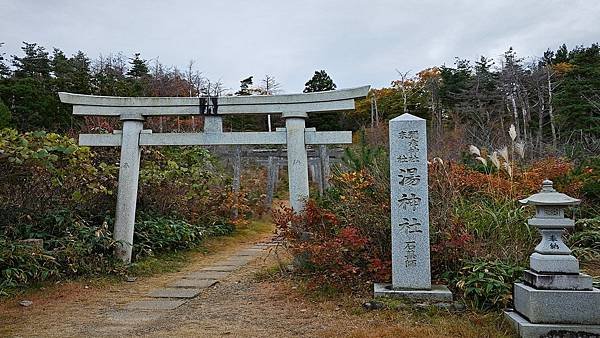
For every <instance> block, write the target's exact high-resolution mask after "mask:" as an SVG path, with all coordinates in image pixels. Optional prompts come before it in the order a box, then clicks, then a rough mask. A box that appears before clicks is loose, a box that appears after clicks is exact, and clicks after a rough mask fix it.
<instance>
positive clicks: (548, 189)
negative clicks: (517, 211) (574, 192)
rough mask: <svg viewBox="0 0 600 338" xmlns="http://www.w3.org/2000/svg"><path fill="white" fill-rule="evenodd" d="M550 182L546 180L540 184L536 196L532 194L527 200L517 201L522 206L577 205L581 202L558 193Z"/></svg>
mask: <svg viewBox="0 0 600 338" xmlns="http://www.w3.org/2000/svg"><path fill="white" fill-rule="evenodd" d="M552 185H553V183H552V181H550V180H548V179H546V180H544V182H543V183H542V190H541V191H540V192H538V193H537V194H533V195H531V196H529V197H527V198H524V199H522V200H519V202H521V203H522V204H527V205H557V206H558V205H564V206H568V205H578V204H579V203H581V200H578V199H576V198H573V197H571V196H569V195H566V194H563V193H560V192H558V191H556V190H555V189H554V187H553V186H552Z"/></svg>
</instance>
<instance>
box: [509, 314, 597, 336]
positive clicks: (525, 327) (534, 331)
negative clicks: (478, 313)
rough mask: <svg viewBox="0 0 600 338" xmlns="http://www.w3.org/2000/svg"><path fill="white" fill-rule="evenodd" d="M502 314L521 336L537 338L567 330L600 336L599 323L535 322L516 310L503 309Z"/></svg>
mask: <svg viewBox="0 0 600 338" xmlns="http://www.w3.org/2000/svg"><path fill="white" fill-rule="evenodd" d="M504 315H505V317H506V319H507V320H508V321H509V322H510V323H512V324H513V327H514V328H515V330H516V331H517V333H518V335H519V337H522V338H539V337H541V336H543V335H547V334H549V333H551V332H563V333H564V332H569V333H573V334H576V333H582V332H584V333H587V334H589V335H590V336H592V337H593V335H598V336H600V325H577V324H535V323H531V322H530V321H528V320H527V318H525V317H523V316H521V315H520V314H519V313H517V312H516V311H505V312H504ZM580 336H583V335H580ZM574 337H578V336H574ZM588 337H589V336H588Z"/></svg>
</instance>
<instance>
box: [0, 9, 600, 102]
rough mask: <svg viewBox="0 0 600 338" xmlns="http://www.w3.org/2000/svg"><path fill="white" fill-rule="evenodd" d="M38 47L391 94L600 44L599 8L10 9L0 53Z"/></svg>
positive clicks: (235, 79) (0, 27)
mask: <svg viewBox="0 0 600 338" xmlns="http://www.w3.org/2000/svg"><path fill="white" fill-rule="evenodd" d="M22 41H27V42H37V43H39V44H41V45H43V46H45V47H47V48H48V49H50V50H51V49H52V47H57V48H60V49H62V50H63V51H64V52H65V53H67V54H73V53H75V52H76V51H77V50H82V51H84V52H85V53H86V54H87V55H88V56H89V57H90V58H92V59H94V58H96V57H98V56H99V55H101V54H102V55H107V54H109V53H111V52H112V53H115V52H123V53H124V54H125V55H126V56H131V55H132V54H133V53H135V52H139V53H141V55H142V57H143V58H145V59H152V60H155V59H156V58H159V60H160V62H161V63H163V64H166V65H173V66H178V67H179V68H185V66H186V64H187V63H188V62H189V61H190V60H192V59H193V60H195V62H196V67H197V69H199V70H200V71H202V72H203V74H204V75H205V76H207V77H209V78H210V79H212V80H221V81H222V82H223V83H224V84H225V86H226V87H228V88H233V89H237V88H238V87H239V80H241V79H242V78H245V77H247V76H250V75H254V76H255V83H256V82H257V79H260V78H262V77H264V75H265V74H270V75H273V76H275V78H276V79H277V80H278V82H280V83H281V84H282V88H283V89H284V91H285V92H288V93H291V92H300V91H302V89H303V88H304V83H305V82H306V81H307V80H308V79H309V78H310V77H311V76H312V74H313V73H314V71H315V70H317V69H325V70H326V71H327V73H328V74H329V75H330V76H331V77H332V78H333V80H334V82H335V83H336V84H337V86H338V88H347V87H354V86H360V85H364V84H370V85H372V86H375V87H381V86H388V85H389V83H390V81H392V80H394V79H395V78H396V77H397V76H396V69H398V70H401V71H408V70H411V71H413V73H414V72H416V71H419V70H421V69H423V68H426V67H431V66H435V65H440V64H443V63H445V64H447V65H452V64H453V62H454V58H455V57H456V56H458V57H460V58H468V59H476V58H479V56H480V55H486V56H491V57H498V56H499V55H501V54H502V53H503V52H504V51H505V50H507V49H508V47H510V46H513V47H514V48H515V49H516V51H517V53H518V55H520V56H523V57H525V56H540V55H541V54H542V53H543V52H544V51H545V50H546V49H547V48H552V49H556V47H558V46H559V45H560V44H562V43H566V44H567V46H569V47H573V46H575V45H580V44H583V45H589V44H591V43H593V42H598V41H600V1H598V0H588V1H577V0H564V1H552V0H536V1H530V0H519V1H512V0H511V1H482V0H472V1H466V0H465V1H450V0H438V1H426V0H414V1H407V0H391V1H379V0H362V1H357V0H318V1H317V0H302V1H289V0H288V1H285V0H259V1H242V0H238V1H233V0H213V1H192V0H189V1H184V0H178V1H175V0H163V1H153V0H146V1H134V0H127V1H113V0H86V1H83V0H72V1H67V0H54V1H50V0H35V1H34V0H0V42H5V46H4V47H3V49H2V50H1V51H3V52H6V54H7V55H11V54H19V53H20V47H21V42H22Z"/></svg>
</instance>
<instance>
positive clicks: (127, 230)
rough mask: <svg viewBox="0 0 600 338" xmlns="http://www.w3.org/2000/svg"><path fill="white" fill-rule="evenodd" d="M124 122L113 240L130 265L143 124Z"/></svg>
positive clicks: (136, 119) (124, 120)
mask: <svg viewBox="0 0 600 338" xmlns="http://www.w3.org/2000/svg"><path fill="white" fill-rule="evenodd" d="M122 120H123V133H122V134H121V136H122V140H121V161H120V162H119V186H118V192H117V210H116V217H115V230H114V239H115V240H116V241H118V242H119V243H117V246H116V249H115V254H116V256H117V257H119V258H120V259H122V260H123V262H125V263H131V250H132V246H133V226H134V224H135V208H136V202H137V190H138V179H139V176H140V147H139V146H138V140H139V137H140V132H141V131H142V128H143V124H144V121H143V120H142V119H141V117H131V119H130V117H127V118H122Z"/></svg>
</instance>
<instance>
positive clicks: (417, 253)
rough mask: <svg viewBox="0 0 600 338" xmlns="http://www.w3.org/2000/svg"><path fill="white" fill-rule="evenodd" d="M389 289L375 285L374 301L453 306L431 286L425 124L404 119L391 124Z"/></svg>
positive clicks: (444, 291)
mask: <svg viewBox="0 0 600 338" xmlns="http://www.w3.org/2000/svg"><path fill="white" fill-rule="evenodd" d="M389 137H390V193H391V213H392V215H391V216H392V217H391V227H392V284H391V285H389V284H375V296H388V297H406V298H413V299H422V300H452V293H450V291H449V290H448V288H446V287H445V286H434V287H432V285H431V267H430V259H429V194H428V183H427V133H426V121H425V120H424V119H421V118H419V117H416V116H413V115H411V114H403V115H401V116H398V117H396V118H395V119H393V120H390V122H389Z"/></svg>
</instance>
